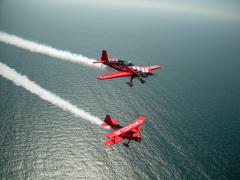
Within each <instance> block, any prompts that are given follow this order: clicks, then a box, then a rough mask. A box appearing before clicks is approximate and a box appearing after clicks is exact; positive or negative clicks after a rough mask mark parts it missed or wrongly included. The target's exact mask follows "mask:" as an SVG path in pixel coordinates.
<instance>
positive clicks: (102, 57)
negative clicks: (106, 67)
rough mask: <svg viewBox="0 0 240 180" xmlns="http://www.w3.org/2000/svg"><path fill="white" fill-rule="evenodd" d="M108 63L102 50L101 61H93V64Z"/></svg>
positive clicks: (105, 53) (104, 51)
mask: <svg viewBox="0 0 240 180" xmlns="http://www.w3.org/2000/svg"><path fill="white" fill-rule="evenodd" d="M105 62H108V55H107V51H106V50H102V56H101V60H97V61H94V62H93V63H105Z"/></svg>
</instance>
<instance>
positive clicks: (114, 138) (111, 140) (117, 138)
mask: <svg viewBox="0 0 240 180" xmlns="http://www.w3.org/2000/svg"><path fill="white" fill-rule="evenodd" d="M123 139H124V138H122V137H120V136H116V137H113V138H111V139H109V140H107V141H105V142H103V144H105V145H108V146H111V145H113V144H116V143H119V142H121V141H122V140H123Z"/></svg>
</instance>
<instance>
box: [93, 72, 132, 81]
mask: <svg viewBox="0 0 240 180" xmlns="http://www.w3.org/2000/svg"><path fill="white" fill-rule="evenodd" d="M131 75H132V73H131V72H125V71H114V72H112V73H109V74H104V75H101V76H97V78H98V79H100V80H105V79H112V78H119V77H125V76H131Z"/></svg>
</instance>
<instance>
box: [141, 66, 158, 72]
mask: <svg viewBox="0 0 240 180" xmlns="http://www.w3.org/2000/svg"><path fill="white" fill-rule="evenodd" d="M160 67H161V66H158V65H151V66H145V67H144V68H146V69H148V70H150V71H151V70H155V69H159V68H160Z"/></svg>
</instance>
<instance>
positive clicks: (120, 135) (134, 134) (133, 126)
mask: <svg viewBox="0 0 240 180" xmlns="http://www.w3.org/2000/svg"><path fill="white" fill-rule="evenodd" d="M145 121H146V118H145V117H144V116H140V117H138V118H137V119H136V120H134V121H133V122H131V123H130V124H128V125H126V126H124V127H123V126H120V125H119V123H118V120H117V119H114V118H111V117H110V115H108V114H107V115H106V118H105V120H104V122H103V123H102V124H101V126H103V127H106V126H110V127H111V128H112V129H113V130H114V131H112V132H109V133H107V134H104V135H105V136H106V137H107V138H109V139H108V140H107V141H105V142H104V144H105V145H108V146H111V145H113V144H116V143H119V142H121V141H123V140H124V139H128V142H127V143H123V145H124V146H126V147H129V143H130V141H131V140H134V141H136V142H141V140H142V137H141V136H140V134H139V132H140V131H141V129H142V126H141V124H142V123H144V122H145Z"/></svg>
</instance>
